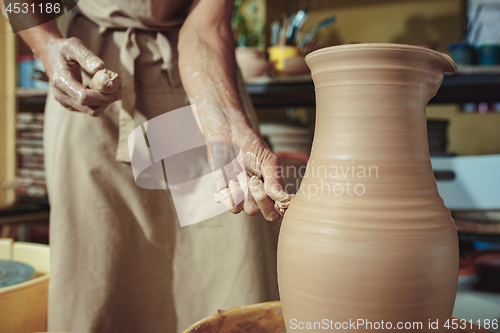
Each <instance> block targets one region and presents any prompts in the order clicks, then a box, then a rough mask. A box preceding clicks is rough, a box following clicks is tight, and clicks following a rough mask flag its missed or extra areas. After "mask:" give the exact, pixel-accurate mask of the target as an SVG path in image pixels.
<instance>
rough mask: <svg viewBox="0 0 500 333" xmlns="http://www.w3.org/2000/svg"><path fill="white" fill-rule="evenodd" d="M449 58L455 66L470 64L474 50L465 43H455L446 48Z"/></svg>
mask: <svg viewBox="0 0 500 333" xmlns="http://www.w3.org/2000/svg"><path fill="white" fill-rule="evenodd" d="M448 50H450V56H451V58H452V59H453V61H454V62H455V64H457V65H470V64H472V56H473V51H474V48H473V47H472V46H471V45H470V44H467V43H455V44H450V45H449V46H448Z"/></svg>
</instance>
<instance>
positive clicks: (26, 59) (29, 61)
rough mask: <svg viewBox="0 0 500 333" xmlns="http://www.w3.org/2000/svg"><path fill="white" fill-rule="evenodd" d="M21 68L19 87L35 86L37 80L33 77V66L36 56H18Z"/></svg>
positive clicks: (19, 67)
mask: <svg viewBox="0 0 500 333" xmlns="http://www.w3.org/2000/svg"><path fill="white" fill-rule="evenodd" d="M17 63H18V69H19V87H21V88H33V87H34V86H35V82H33V79H32V78H31V77H32V76H33V68H34V64H35V57H34V56H33V55H29V54H25V55H20V56H19V57H17Z"/></svg>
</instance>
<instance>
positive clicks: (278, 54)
mask: <svg viewBox="0 0 500 333" xmlns="http://www.w3.org/2000/svg"><path fill="white" fill-rule="evenodd" d="M267 52H268V53H269V61H271V62H272V63H274V67H275V68H276V70H278V71H281V72H283V71H284V70H285V59H288V58H295V57H298V56H299V55H300V53H299V49H298V48H297V47H296V46H289V45H287V46H270V47H269V48H268V49H267Z"/></svg>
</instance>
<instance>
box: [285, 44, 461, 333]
mask: <svg viewBox="0 0 500 333" xmlns="http://www.w3.org/2000/svg"><path fill="white" fill-rule="evenodd" d="M306 62H307V65H308V66H309V67H310V69H311V72H312V77H313V80H314V84H315V87H316V105H317V119H316V130H315V134H314V141H313V147H312V151H311V158H310V160H309V163H308V166H307V171H306V175H305V177H304V179H303V181H302V184H301V188H300V190H299V192H298V194H297V195H296V197H295V198H294V199H293V201H292V203H291V205H290V207H289V209H288V211H287V212H286V215H285V217H284V220H283V225H282V227H281V232H280V238H279V245H278V281H279V289H280V296H281V302H282V307H283V314H284V318H285V323H286V326H287V330H288V332H292V331H294V332H324V331H325V325H333V326H335V325H337V326H336V327H334V329H336V330H339V329H340V330H342V331H344V330H351V329H352V330H354V329H353V326H352V325H351V324H350V323H352V322H356V324H362V322H361V321H364V322H363V323H366V326H365V325H361V326H359V325H358V326H356V328H357V330H362V331H364V332H372V331H373V332H375V331H376V332H380V331H391V330H394V329H396V325H397V323H398V322H402V323H407V322H411V323H413V322H421V323H422V328H413V329H411V330H410V331H414V332H417V331H418V332H429V333H430V332H432V333H440V332H446V331H447V329H446V328H445V327H444V326H442V325H443V324H444V323H445V321H446V320H447V319H449V318H451V314H452V310H453V304H454V299H455V293H456V289H457V280H458V266H459V265H458V260H459V256H458V239H457V232H456V229H455V225H454V223H453V220H452V218H451V215H450V212H449V210H448V209H447V208H446V207H445V205H444V203H443V200H442V199H441V197H440V196H439V194H438V191H437V186H436V181H435V179H434V175H433V172H432V167H431V162H430V156H429V147H428V143H427V131H426V114H425V107H426V105H427V103H428V101H429V100H430V99H431V98H432V97H433V96H434V95H435V94H436V92H437V90H438V88H439V86H440V85H441V82H442V80H443V76H444V72H454V71H455V70H456V66H455V64H454V62H453V61H452V60H451V58H450V57H448V56H446V55H444V54H441V53H439V52H436V51H432V50H428V49H425V48H421V47H416V46H406V45H397V44H355V45H343V46H334V47H329V48H324V49H320V50H317V51H315V52H313V53H310V54H309V55H308V56H307V57H306ZM429 320H430V321H431V322H434V321H436V320H438V321H439V329H434V328H432V329H431V328H429V327H428V324H429ZM382 321H383V322H384V323H385V324H386V323H388V322H390V323H391V324H390V325H391V329H387V327H385V326H382V327H380V323H381V322H382ZM368 322H371V323H372V326H370V324H368ZM297 323H299V324H297ZM300 323H303V325H301V324H300ZM308 323H309V325H311V324H313V326H309V327H308V326H307V324H308ZM314 323H316V324H314ZM318 323H321V325H322V326H321V327H319V325H318ZM326 323H328V324H326ZM338 323H340V325H341V326H340V327H339V326H338V325H339V324H338ZM345 323H349V325H347V326H346V325H345ZM377 323H378V324H377ZM301 328H303V329H301ZM384 328H385V329H384Z"/></svg>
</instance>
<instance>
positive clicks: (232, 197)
mask: <svg viewBox="0 0 500 333" xmlns="http://www.w3.org/2000/svg"><path fill="white" fill-rule="evenodd" d="M197 109H200V108H199V107H198V106H197ZM201 109H204V110H203V111H202V113H205V112H207V113H208V114H209V115H210V116H209V117H202V119H204V120H202V123H201V125H202V128H203V132H204V134H205V139H206V141H207V146H208V151H209V153H208V154H209V159H210V162H211V167H212V169H213V170H214V171H216V170H222V172H214V173H213V174H214V177H215V182H216V186H217V190H218V193H217V194H216V200H217V201H219V202H222V203H223V204H224V205H225V206H226V207H227V208H228V210H230V211H231V212H232V213H235V214H237V213H239V212H241V211H242V210H243V211H244V212H245V213H247V214H248V215H256V214H257V213H258V212H259V210H260V211H262V214H263V215H264V217H265V218H266V220H268V221H275V220H277V219H278V218H279V217H280V214H278V212H277V211H276V209H275V202H281V201H286V200H288V199H289V198H290V195H289V194H288V193H286V192H285V190H284V187H283V183H282V181H281V172H280V171H281V170H280V168H281V167H280V161H279V158H278V157H277V156H276V155H275V154H274V153H273V152H272V151H271V149H270V148H269V146H268V145H267V144H266V142H265V141H264V140H263V139H262V137H261V136H260V135H259V133H257V131H255V130H254V129H253V128H252V127H251V125H250V124H249V121H248V118H246V116H244V115H243V114H241V113H238V112H223V111H222V110H217V109H216V107H215V106H211V107H210V106H209V107H208V109H212V110H207V108H204V107H203V106H202V107H201Z"/></svg>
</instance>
